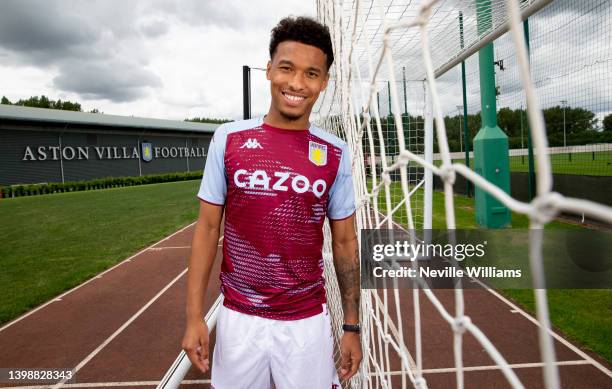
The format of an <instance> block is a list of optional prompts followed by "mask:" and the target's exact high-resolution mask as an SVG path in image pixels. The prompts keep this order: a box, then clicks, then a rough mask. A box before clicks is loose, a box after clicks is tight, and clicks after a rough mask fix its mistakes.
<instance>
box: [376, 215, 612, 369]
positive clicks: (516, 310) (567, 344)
mask: <svg viewBox="0 0 612 389" xmlns="http://www.w3.org/2000/svg"><path fill="white" fill-rule="evenodd" d="M379 213H380V212H379ZM392 222H393V224H395V225H396V226H398V227H399V228H401V229H402V230H404V231H406V232H408V230H407V229H406V228H404V226H402V225H400V224H398V223H396V222H395V221H392ZM474 282H476V283H477V284H479V285H480V286H481V287H482V288H483V289H485V290H486V291H488V292H489V293H491V294H492V295H493V296H495V297H497V298H498V299H500V300H501V301H502V302H504V303H505V304H506V305H508V306H509V307H510V308H511V309H512V312H513V313H520V314H521V315H522V316H524V317H525V318H526V319H527V320H529V321H530V322H532V323H533V324H535V325H536V326H538V327H540V322H539V321H538V320H537V319H536V318H534V317H533V316H531V315H530V314H528V313H527V312H525V311H523V310H522V309H521V308H520V307H518V306H517V305H516V304H514V303H512V302H511V301H510V300H508V299H507V298H505V297H504V296H502V295H501V294H499V293H497V292H496V291H494V290H493V289H491V288H490V287H488V286H487V285H485V284H484V283H483V282H481V281H480V280H478V279H474ZM548 333H549V334H550V335H551V336H552V337H553V338H555V339H556V340H557V341H559V342H560V343H562V344H563V345H564V346H565V347H567V348H569V349H570V350H572V351H573V352H575V353H576V354H578V356H580V357H581V358H583V359H584V360H586V361H589V363H590V364H592V365H593V366H595V367H596V368H597V369H599V370H601V372H602V373H604V374H605V375H607V376H608V377H610V378H612V371H610V370H608V369H607V368H606V367H605V366H604V365H602V364H601V363H599V362H597V361H596V360H595V359H593V358H592V357H591V356H589V355H588V354H587V353H585V352H584V351H582V350H580V349H579V348H578V347H576V346H574V345H573V344H572V343H570V342H568V341H567V340H565V338H563V337H562V336H561V335H559V334H557V333H556V332H555V331H553V330H552V329H551V328H549V329H548Z"/></svg>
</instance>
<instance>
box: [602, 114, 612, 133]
mask: <svg viewBox="0 0 612 389" xmlns="http://www.w3.org/2000/svg"><path fill="white" fill-rule="evenodd" d="M603 130H604V131H608V132H612V113H611V114H608V115H606V117H604V119H603Z"/></svg>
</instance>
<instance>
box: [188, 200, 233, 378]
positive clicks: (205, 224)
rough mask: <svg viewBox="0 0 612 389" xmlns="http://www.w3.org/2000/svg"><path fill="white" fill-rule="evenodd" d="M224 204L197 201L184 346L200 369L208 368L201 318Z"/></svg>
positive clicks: (206, 340)
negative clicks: (196, 220) (217, 204)
mask: <svg viewBox="0 0 612 389" xmlns="http://www.w3.org/2000/svg"><path fill="white" fill-rule="evenodd" d="M222 217H223V207H221V206H215V205H212V204H208V203H206V202H203V201H201V202H200V213H199V216H198V222H197V223H196V227H195V231H194V234H193V239H192V242H191V255H190V257H189V270H188V271H187V306H186V316H187V324H186V329H185V335H184V337H183V344H182V346H183V349H184V350H185V352H186V353H187V356H188V357H189V359H190V360H191V363H193V364H194V365H195V366H197V367H198V368H199V369H200V370H201V371H202V372H206V371H207V370H208V368H209V363H208V327H207V326H206V323H204V321H203V315H204V313H203V312H202V307H203V305H204V293H205V292H206V289H207V287H208V280H209V278H210V272H211V269H212V266H213V264H214V262H215V257H216V255H217V246H218V244H219V243H218V242H219V231H220V226H221V218H222Z"/></svg>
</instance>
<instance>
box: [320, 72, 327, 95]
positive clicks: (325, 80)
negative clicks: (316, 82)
mask: <svg viewBox="0 0 612 389" xmlns="http://www.w3.org/2000/svg"><path fill="white" fill-rule="evenodd" d="M328 82H329V70H328V71H327V72H326V73H325V78H324V79H323V85H321V92H323V91H324V90H325V88H327V83H328Z"/></svg>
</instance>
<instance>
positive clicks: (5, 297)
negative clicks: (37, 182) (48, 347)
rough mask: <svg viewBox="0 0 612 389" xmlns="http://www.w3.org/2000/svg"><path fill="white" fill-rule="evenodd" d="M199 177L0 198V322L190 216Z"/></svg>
mask: <svg viewBox="0 0 612 389" xmlns="http://www.w3.org/2000/svg"><path fill="white" fill-rule="evenodd" d="M198 185H199V180H193V181H181V182H172V183H164V184H153V185H145V186H135V187H127V188H116V189H104V190H96V191H87V192H70V193H61V194H50V195H41V196H32V197H20V198H15V199H4V200H0V242H1V243H0V266H1V268H2V271H1V272H0V323H4V322H7V321H9V320H11V319H12V318H15V317H16V316H18V315H20V314H22V313H23V312H26V311H27V310H29V309H31V308H33V307H35V306H37V305H39V304H41V303H42V302H44V301H47V300H49V299H50V298H52V297H54V296H57V295H58V294H60V293H61V292H62V291H65V290H67V289H70V288H72V287H73V286H75V285H78V284H80V283H81V282H83V281H85V280H87V279H89V278H91V277H93V276H94V275H96V274H98V273H100V272H101V271H103V270H104V269H107V268H108V267H110V266H112V265H114V264H115V263H118V262H120V261H121V260H123V259H124V258H126V257H128V256H129V255H131V254H133V253H136V252H138V251H139V250H141V249H142V248H144V247H146V246H148V245H150V244H152V243H153V242H156V241H158V240H160V239H161V238H163V237H164V236H167V235H169V234H171V233H172V232H174V231H176V230H177V229H179V228H181V227H183V226H185V225H187V224H189V223H191V222H193V221H194V220H195V219H196V218H197V212H198V201H197V198H196V193H197V189H198Z"/></svg>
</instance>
